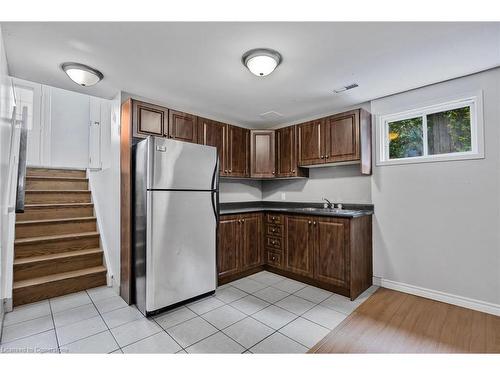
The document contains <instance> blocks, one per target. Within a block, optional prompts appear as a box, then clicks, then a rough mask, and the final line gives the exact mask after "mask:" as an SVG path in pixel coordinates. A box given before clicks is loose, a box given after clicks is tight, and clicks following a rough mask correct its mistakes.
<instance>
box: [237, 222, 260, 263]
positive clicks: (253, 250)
mask: <svg viewBox="0 0 500 375" xmlns="http://www.w3.org/2000/svg"><path fill="white" fill-rule="evenodd" d="M241 228H242V235H241V239H242V241H243V242H242V244H241V259H242V266H241V267H242V269H243V270H244V269H248V268H253V267H257V266H259V265H261V264H263V263H264V262H263V246H262V238H263V237H262V214H255V215H245V216H242V218H241Z"/></svg>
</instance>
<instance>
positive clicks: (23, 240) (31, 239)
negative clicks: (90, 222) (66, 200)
mask: <svg viewBox="0 0 500 375" xmlns="http://www.w3.org/2000/svg"><path fill="white" fill-rule="evenodd" d="M98 235H99V232H83V233H69V234H57V235H52V236H39V237H27V238H19V239H17V240H14V244H23V243H30V242H38V241H50V240H58V239H66V238H75V237H77V238H78V237H88V236H98Z"/></svg>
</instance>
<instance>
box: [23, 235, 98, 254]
mask: <svg viewBox="0 0 500 375" xmlns="http://www.w3.org/2000/svg"><path fill="white" fill-rule="evenodd" d="M98 247H99V235H96V236H92V237H85V238H74V239H65V240H55V241H46V242H43V243H39V242H35V243H30V244H16V245H15V247H14V254H15V257H16V258H26V257H33V256H38V255H45V254H58V253H64V252H67V251H76V250H83V249H95V248H98Z"/></svg>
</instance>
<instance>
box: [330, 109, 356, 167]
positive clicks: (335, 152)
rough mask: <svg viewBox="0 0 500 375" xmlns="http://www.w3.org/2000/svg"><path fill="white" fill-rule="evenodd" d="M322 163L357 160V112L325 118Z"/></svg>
mask: <svg viewBox="0 0 500 375" xmlns="http://www.w3.org/2000/svg"><path fill="white" fill-rule="evenodd" d="M324 127H325V132H324V134H325V142H324V145H325V151H324V155H323V156H324V162H325V163H335V162H341V161H354V160H359V110H355V111H349V112H345V113H341V114H339V115H334V116H330V117H327V118H326V119H325V122H324Z"/></svg>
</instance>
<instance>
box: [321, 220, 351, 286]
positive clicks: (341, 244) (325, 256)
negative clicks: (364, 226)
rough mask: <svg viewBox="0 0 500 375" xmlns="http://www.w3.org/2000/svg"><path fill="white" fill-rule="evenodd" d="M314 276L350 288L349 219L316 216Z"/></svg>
mask: <svg viewBox="0 0 500 375" xmlns="http://www.w3.org/2000/svg"><path fill="white" fill-rule="evenodd" d="M313 230H314V261H315V264H314V278H315V279H316V280H319V281H323V282H325V283H329V284H333V285H336V286H339V287H342V288H349V219H336V218H335V219H334V218H319V217H318V218H314V221H313Z"/></svg>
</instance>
